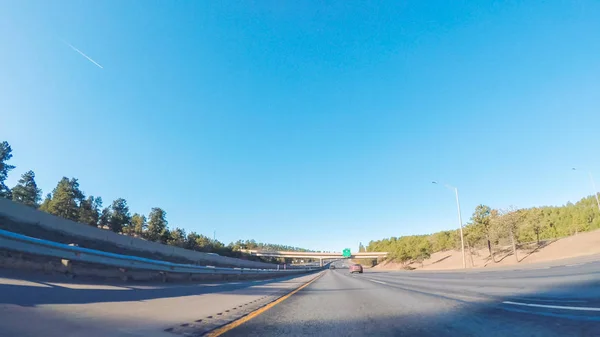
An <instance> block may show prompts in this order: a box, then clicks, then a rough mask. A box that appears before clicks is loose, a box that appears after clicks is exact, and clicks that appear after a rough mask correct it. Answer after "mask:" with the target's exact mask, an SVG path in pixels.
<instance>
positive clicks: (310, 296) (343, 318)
mask: <svg viewBox="0 0 600 337" xmlns="http://www.w3.org/2000/svg"><path fill="white" fill-rule="evenodd" d="M597 267H598V264H596V263H592V264H591V265H589V266H583V267H581V268H579V273H571V272H570V271H569V270H568V268H566V267H563V268H556V269H554V270H552V269H539V270H535V271H532V272H527V273H523V275H521V274H520V272H510V271H499V272H486V273H465V272H449V273H429V272H427V273H425V272H423V273H413V272H368V271H367V272H365V273H364V274H362V275H357V274H355V275H349V274H348V271H347V270H343V269H342V270H339V269H338V270H335V271H328V272H326V274H325V275H324V276H323V277H321V278H320V279H319V280H317V281H316V282H314V283H312V284H311V285H310V286H308V287H307V288H305V289H303V290H301V291H299V292H298V293H297V294H295V295H294V296H292V297H291V298H289V299H288V300H287V301H285V302H283V303H281V304H279V305H277V306H275V307H274V308H272V309H270V310H269V311H267V312H265V313H263V314H262V315H260V316H258V317H257V318H254V319H253V320H250V321H249V322H247V323H245V324H243V325H241V326H239V327H237V328H235V329H233V330H231V331H228V332H226V333H225V334H224V336H227V337H234V336H334V335H339V336H561V337H563V336H600V305H599V304H600V301H598V298H600V296H598V294H597V291H596V292H595V293H594V292H592V293H590V294H589V295H588V292H589V291H592V290H594V288H599V287H598V286H599V285H600V282H599V281H600V276H599V274H598V273H597V269H596V268H597ZM573 268H575V267H573ZM572 270H573V271H575V270H577V268H575V269H572ZM465 283H466V284H467V285H468V289H467V288H465V287H464V284H465ZM582 308H583V309H585V310H581V309H582ZM590 308H591V309H590ZM588 309H589V310H588ZM595 309H597V310H599V311H595Z"/></svg>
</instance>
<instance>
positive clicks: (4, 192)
mask: <svg viewBox="0 0 600 337" xmlns="http://www.w3.org/2000/svg"><path fill="white" fill-rule="evenodd" d="M10 158H12V148H11V147H10V145H9V144H8V142H6V141H4V142H2V143H0V198H7V199H11V192H10V189H9V188H8V187H7V186H6V184H5V183H4V182H5V181H6V179H7V178H8V172H10V171H11V170H12V169H14V168H15V167H14V166H13V165H9V164H8V163H7V161H9V160H10Z"/></svg>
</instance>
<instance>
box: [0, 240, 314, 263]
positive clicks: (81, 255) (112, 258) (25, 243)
mask: <svg viewBox="0 0 600 337" xmlns="http://www.w3.org/2000/svg"><path fill="white" fill-rule="evenodd" d="M0 249H8V250H12V251H17V252H22V253H28V254H34V255H41V256H47V257H55V258H60V259H65V260H69V261H80V262H85V263H94V264H100V265H105V266H112V267H118V268H127V269H139V270H151V271H158V272H169V273H187V274H248V273H253V274H265V273H271V274H273V273H281V274H286V273H293V272H298V271H302V270H305V271H312V270H318V269H321V268H303V269H300V270H299V269H284V268H280V269H257V268H223V267H212V266H199V265H193V264H182V263H172V262H166V261H160V260H153V259H147V258H143V257H137V256H130V255H122V254H114V253H108V252H103V251H99V250H94V249H89V248H83V247H77V246H71V245H67V244H63V243H58V242H53V241H49V240H43V239H37V238H32V237H29V236H25V235H21V234H17V233H13V232H9V231H5V230H0Z"/></svg>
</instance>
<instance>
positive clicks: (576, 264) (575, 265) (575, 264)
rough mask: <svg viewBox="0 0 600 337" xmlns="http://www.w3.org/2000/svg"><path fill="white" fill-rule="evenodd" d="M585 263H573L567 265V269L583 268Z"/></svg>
mask: <svg viewBox="0 0 600 337" xmlns="http://www.w3.org/2000/svg"><path fill="white" fill-rule="evenodd" d="M584 264H585V263H573V264H567V265H565V267H577V266H581V265H584Z"/></svg>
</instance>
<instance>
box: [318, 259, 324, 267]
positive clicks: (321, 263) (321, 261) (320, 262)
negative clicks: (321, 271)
mask: <svg viewBox="0 0 600 337" xmlns="http://www.w3.org/2000/svg"><path fill="white" fill-rule="evenodd" d="M319 265H320V266H321V267H323V259H322V258H321V259H319Z"/></svg>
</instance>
